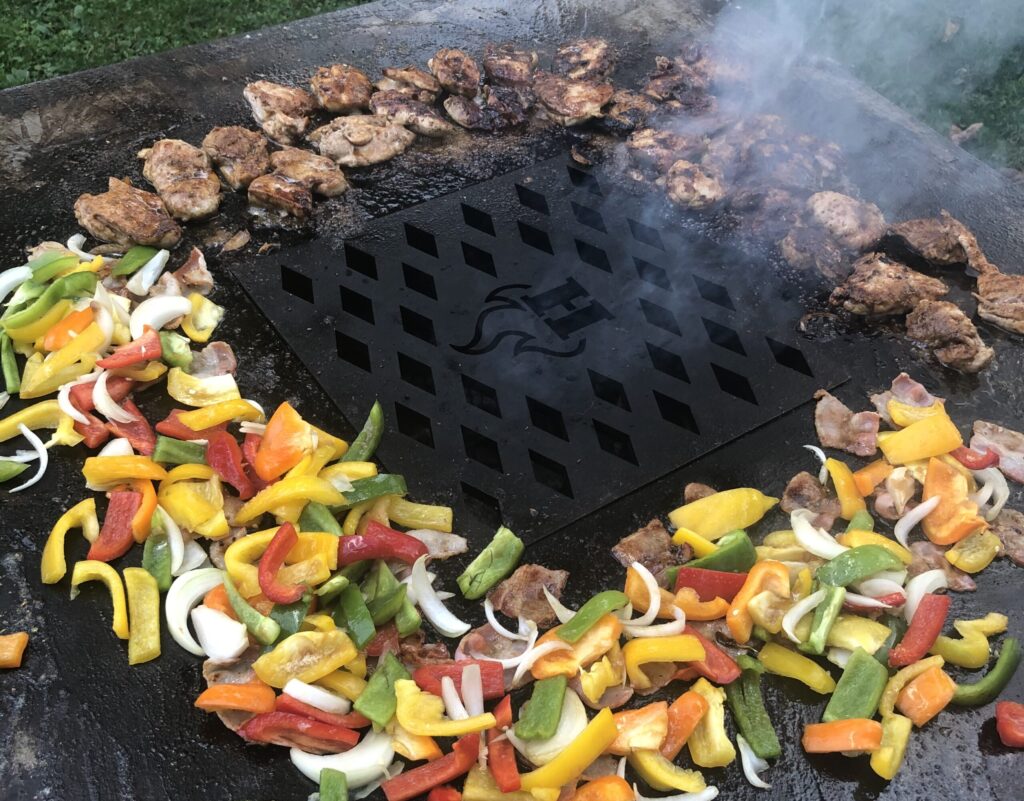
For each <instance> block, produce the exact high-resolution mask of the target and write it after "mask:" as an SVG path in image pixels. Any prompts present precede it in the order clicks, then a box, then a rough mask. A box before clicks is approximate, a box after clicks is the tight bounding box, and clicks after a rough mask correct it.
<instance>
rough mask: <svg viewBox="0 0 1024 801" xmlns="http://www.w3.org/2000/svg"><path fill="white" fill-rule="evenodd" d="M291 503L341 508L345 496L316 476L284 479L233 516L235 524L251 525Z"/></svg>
mask: <svg viewBox="0 0 1024 801" xmlns="http://www.w3.org/2000/svg"><path fill="white" fill-rule="evenodd" d="M291 501H302V502H304V503H308V502H310V501H316V502H318V503H323V504H326V505H327V506H341V505H342V504H344V503H345V496H344V495H342V494H341V493H340V492H338V491H337V490H336V489H335V488H334V486H333V485H331V484H329V483H328V482H326V481H324V480H323V479H322V478H318V477H316V476H294V477H292V478H285V479H282V480H280V481H278V482H277V483H275V484H271V485H270V486H269V487H267V488H266V489H264V490H262V491H261V492H259V493H257V495H256V497H254V498H253V499H252V500H250V501H248V502H247V503H246V504H245V505H244V506H243V507H242V508H241V509H239V510H238V512H237V513H236V514H235V522H236V523H238V525H240V526H242V525H245V524H246V523H251V522H252V521H253V520H255V519H256V518H258V517H259V516H260V515H262V514H264V513H265V512H269V511H270V510H271V509H275V508H277V507H278V506H281V505H282V504H286V503H289V502H291Z"/></svg>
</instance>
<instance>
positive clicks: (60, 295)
mask: <svg viewBox="0 0 1024 801" xmlns="http://www.w3.org/2000/svg"><path fill="white" fill-rule="evenodd" d="M96 282H97V278H96V273H85V272H83V273H71V275H65V276H64V277H63V278H58V279H57V280H56V281H54V282H53V283H52V284H50V285H49V286H48V287H47V288H46V291H44V292H43V294H42V295H40V296H39V297H38V298H36V299H35V300H34V301H32V303H30V304H29V305H28V306H26V307H25V308H24V309H22V310H21V311H19V312H15V313H14V314H12V315H11V316H10V317H8V318H7V319H6V320H4V327H5V328H7V329H8V330H9V329H11V328H21V327H22V326H25V325H28V324H29V323H34V322H35V321H36V320H38V319H39V318H40V317H42V316H43V315H44V314H46V313H47V312H48V311H49V310H50V309H52V308H53V307H54V305H55V304H56V303H57V301H60V300H63V299H64V298H72V297H76V296H78V295H87V294H92V293H93V292H95V291H96Z"/></svg>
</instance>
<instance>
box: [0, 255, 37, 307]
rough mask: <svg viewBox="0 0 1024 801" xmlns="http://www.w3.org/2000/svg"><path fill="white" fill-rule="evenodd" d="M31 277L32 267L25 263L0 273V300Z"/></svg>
mask: <svg viewBox="0 0 1024 801" xmlns="http://www.w3.org/2000/svg"><path fill="white" fill-rule="evenodd" d="M31 277H32V268H31V267H29V266H28V265H27V264H24V265H22V266H21V267H12V268H11V269H10V270H4V271H3V272H2V273H0V301H2V300H4V298H6V297H7V296H8V295H10V294H11V293H12V292H13V291H14V290H15V289H17V288H18V287H19V286H21V285H22V284H24V283H25V282H26V281H27V280H28V279H29V278H31Z"/></svg>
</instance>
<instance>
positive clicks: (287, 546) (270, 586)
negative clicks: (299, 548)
mask: <svg viewBox="0 0 1024 801" xmlns="http://www.w3.org/2000/svg"><path fill="white" fill-rule="evenodd" d="M298 541H299V536H298V534H296V532H295V526H293V525H292V524H291V523H285V524H284V525H283V526H281V527H280V528H278V530H277V533H276V534H274V536H273V538H272V539H271V540H270V544H269V545H267V549H266V550H265V551H264V552H263V556H261V557H260V567H259V582H260V589H261V590H262V591H263V594H264V595H265V596H267V598H269V599H270V600H271V601H273V602H274V603H275V604H292V603H295V602H296V601H298V600H299V599H300V598H301V597H302V593H303V591H304V590H305V587H303V586H302V585H301V584H292V585H286V584H283V583H281V581H280V579H279V577H278V573H279V572H280V570H281V568H282V567H283V566H284V559H285V557H286V556H287V555H288V552H289V551H290V550H291V549H292V548H294V547H295V545H296V544H297V543H298Z"/></svg>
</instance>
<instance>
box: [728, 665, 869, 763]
mask: <svg viewBox="0 0 1024 801" xmlns="http://www.w3.org/2000/svg"><path fill="white" fill-rule="evenodd" d="M869 659H870V657H869ZM872 661H874V660H872ZM736 662H737V664H738V665H739V666H740V669H741V670H742V671H743V673H742V675H741V676H740V678H739V680H738V681H734V682H733V683H732V684H730V685H728V686H727V687H726V688H725V697H726V699H727V700H728V702H729V709H731V710H732V716H733V718H734V719H735V721H736V727H737V728H738V729H739V730H740V733H741V734H742V735H743V736H744V737H745V738H746V740H747V742H748V743H750V747H751V748H752V749H753V751H754V753H755V754H757V755H758V756H759V757H761V758H762V759H774V758H775V757H777V756H779V755H780V754H781V753H782V747H781V746H780V745H779V738H778V736H777V735H776V734H775V729H774V728H773V727H772V721H771V718H769V717H768V710H767V709H765V707H764V699H763V698H762V697H761V674H762V673H764V671H765V667H764V665H762V664H761V663H760V662H758V661H757V660H756V659H754V658H752V657H750V656H747V655H746V654H741V655H740V656H738V657H737V658H736ZM875 664H878V663H877V662H876V663H875Z"/></svg>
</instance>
